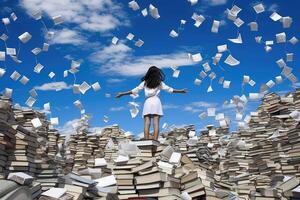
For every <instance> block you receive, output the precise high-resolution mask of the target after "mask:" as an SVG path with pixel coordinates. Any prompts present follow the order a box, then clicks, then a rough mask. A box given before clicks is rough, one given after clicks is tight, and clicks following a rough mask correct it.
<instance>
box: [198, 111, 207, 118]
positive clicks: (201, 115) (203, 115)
mask: <svg viewBox="0 0 300 200" xmlns="http://www.w3.org/2000/svg"><path fill="white" fill-rule="evenodd" d="M198 117H199V118H200V119H204V118H205V117H206V113H205V112H202V113H200V114H199V116H198Z"/></svg>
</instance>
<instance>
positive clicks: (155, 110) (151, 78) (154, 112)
mask: <svg viewBox="0 0 300 200" xmlns="http://www.w3.org/2000/svg"><path fill="white" fill-rule="evenodd" d="M164 79H165V75H164V73H163V72H162V70H161V69H159V68H157V67H155V66H152V67H150V68H149V69H148V71H147V73H146V75H145V76H144V77H143V78H142V79H141V81H142V82H141V83H140V84H139V85H138V86H137V87H136V88H134V89H133V90H130V91H127V92H119V93H118V94H117V96H116V98H119V97H122V96H124V95H130V94H137V93H139V92H140V91H141V90H142V89H144V92H145V98H146V100H145V103H144V109H143V117H144V122H145V126H144V138H145V139H149V129H150V124H151V118H153V126H154V138H153V139H154V140H157V139H158V134H159V119H160V117H161V116H163V110H162V105H161V102H160V99H159V93H160V90H164V91H166V92H169V93H186V90H185V89H182V90H177V89H173V88H171V87H169V86H167V85H166V84H165V83H164V82H163V81H164Z"/></svg>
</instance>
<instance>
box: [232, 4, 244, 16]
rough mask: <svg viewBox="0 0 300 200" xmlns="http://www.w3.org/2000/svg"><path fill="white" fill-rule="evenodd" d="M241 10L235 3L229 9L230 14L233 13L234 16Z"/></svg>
mask: <svg viewBox="0 0 300 200" xmlns="http://www.w3.org/2000/svg"><path fill="white" fill-rule="evenodd" d="M241 11H242V9H241V8H239V7H238V6H236V5H233V6H232V8H231V9H230V12H231V14H233V15H234V16H237V15H238V14H239V13H240V12H241Z"/></svg>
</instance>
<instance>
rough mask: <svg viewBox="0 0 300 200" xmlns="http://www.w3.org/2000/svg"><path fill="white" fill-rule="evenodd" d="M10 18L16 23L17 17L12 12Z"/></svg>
mask: <svg viewBox="0 0 300 200" xmlns="http://www.w3.org/2000/svg"><path fill="white" fill-rule="evenodd" d="M10 17H11V18H12V20H13V21H17V19H18V17H17V15H16V14H15V13H14V12H13V13H11V14H10Z"/></svg>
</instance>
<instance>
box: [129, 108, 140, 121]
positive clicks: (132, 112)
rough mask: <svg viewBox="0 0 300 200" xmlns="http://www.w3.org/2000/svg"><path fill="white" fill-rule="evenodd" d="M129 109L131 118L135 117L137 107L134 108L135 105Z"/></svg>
mask: <svg viewBox="0 0 300 200" xmlns="http://www.w3.org/2000/svg"><path fill="white" fill-rule="evenodd" d="M129 111H130V115H131V118H135V117H136V116H137V115H138V113H139V109H138V108H136V107H135V108H132V109H130V110H129Z"/></svg>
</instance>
